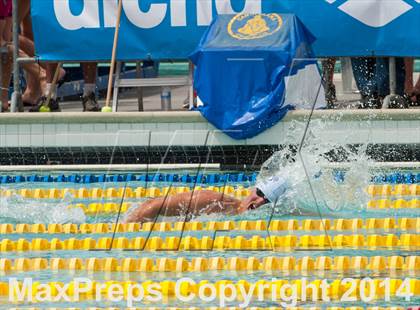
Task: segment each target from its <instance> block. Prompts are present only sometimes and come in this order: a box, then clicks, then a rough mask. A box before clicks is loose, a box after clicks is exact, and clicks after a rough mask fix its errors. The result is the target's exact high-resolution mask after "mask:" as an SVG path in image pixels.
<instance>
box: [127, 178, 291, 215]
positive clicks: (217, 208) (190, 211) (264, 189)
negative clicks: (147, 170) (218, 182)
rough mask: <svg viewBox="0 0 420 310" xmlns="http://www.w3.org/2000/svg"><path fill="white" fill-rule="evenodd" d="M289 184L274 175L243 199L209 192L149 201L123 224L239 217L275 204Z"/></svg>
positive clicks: (133, 212)
mask: <svg viewBox="0 0 420 310" xmlns="http://www.w3.org/2000/svg"><path fill="white" fill-rule="evenodd" d="M287 187H288V182H287V179H286V178H285V176H282V175H281V174H277V175H275V176H272V177H270V178H268V179H266V180H263V181H260V182H258V183H257V184H256V186H255V188H253V189H252V190H251V193H250V194H249V196H247V197H246V198H245V199H244V200H239V199H236V198H234V197H232V196H229V195H227V194H223V193H218V192H214V191H208V190H200V191H194V192H186V193H180V194H176V195H172V196H170V195H168V196H166V197H160V198H155V199H150V200H148V201H146V202H144V203H142V204H141V205H140V206H139V207H137V208H136V209H134V210H133V211H132V212H130V213H129V214H128V216H127V217H126V218H125V220H124V222H125V223H144V222H149V221H153V220H154V219H155V218H156V217H157V216H159V215H163V216H185V217H186V218H187V220H190V219H191V217H192V216H198V215H202V214H214V213H223V214H230V215H235V214H241V213H244V212H246V211H248V210H254V209H257V208H259V207H261V206H262V205H264V204H267V203H275V202H276V201H278V200H279V198H280V197H281V196H282V195H284V194H285V192H286V190H287Z"/></svg>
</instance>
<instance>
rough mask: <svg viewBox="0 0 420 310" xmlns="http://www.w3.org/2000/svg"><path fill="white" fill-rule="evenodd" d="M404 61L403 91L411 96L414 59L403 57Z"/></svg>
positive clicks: (412, 93) (412, 92)
mask: <svg viewBox="0 0 420 310" xmlns="http://www.w3.org/2000/svg"><path fill="white" fill-rule="evenodd" d="M404 62H405V80H404V90H405V93H406V94H407V95H408V96H409V97H410V98H411V99H415V98H412V96H413V95H414V80H413V71H414V70H413V69H414V68H413V66H414V59H413V58H410V57H406V58H404Z"/></svg>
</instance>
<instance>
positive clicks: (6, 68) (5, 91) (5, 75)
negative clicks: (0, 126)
mask: <svg viewBox="0 0 420 310" xmlns="http://www.w3.org/2000/svg"><path fill="white" fill-rule="evenodd" d="M0 59H1V60H2V81H1V101H2V107H1V111H2V112H5V111H8V110H9V86H10V79H11V76H12V64H13V53H12V49H9V52H8V53H7V54H5V55H4V56H3V57H1V58H0Z"/></svg>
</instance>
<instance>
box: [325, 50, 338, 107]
mask: <svg viewBox="0 0 420 310" xmlns="http://www.w3.org/2000/svg"><path fill="white" fill-rule="evenodd" d="M335 62H336V59H335V58H327V59H324V60H323V61H322V72H323V81H324V87H325V100H326V101H327V106H328V107H329V108H333V106H334V102H335V101H337V97H336V91H335V85H334V68H335Z"/></svg>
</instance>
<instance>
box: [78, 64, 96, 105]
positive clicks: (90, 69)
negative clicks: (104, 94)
mask: <svg viewBox="0 0 420 310" xmlns="http://www.w3.org/2000/svg"><path fill="white" fill-rule="evenodd" d="M97 67H98V64H97V63H96V62H86V63H83V64H82V68H83V78H84V82H85V84H84V88H83V96H82V104H83V111H88V112H98V111H100V108H99V104H98V102H97V100H96V95H95V90H96V76H97Z"/></svg>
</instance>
